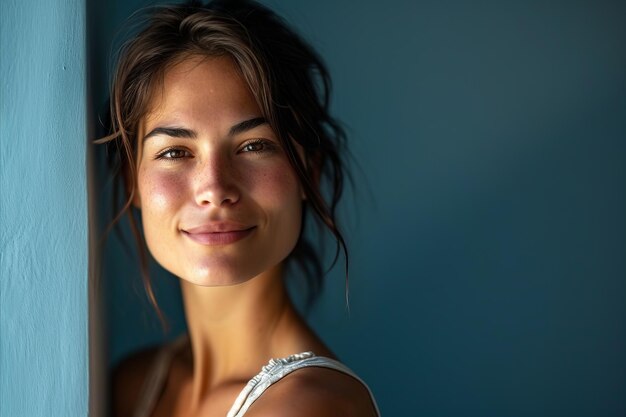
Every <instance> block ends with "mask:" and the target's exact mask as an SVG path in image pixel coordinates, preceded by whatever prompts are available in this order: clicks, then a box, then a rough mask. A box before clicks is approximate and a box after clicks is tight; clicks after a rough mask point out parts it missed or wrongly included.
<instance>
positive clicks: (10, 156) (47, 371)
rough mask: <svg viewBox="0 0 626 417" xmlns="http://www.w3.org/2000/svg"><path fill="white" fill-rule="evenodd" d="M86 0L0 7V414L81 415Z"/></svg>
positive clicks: (84, 380) (8, 0)
mask: <svg viewBox="0 0 626 417" xmlns="http://www.w3.org/2000/svg"><path fill="white" fill-rule="evenodd" d="M84 10H85V8H84V4H83V2H81V1H78V0H45V1H41V0H38V1H32V0H27V1H24V0H20V1H15V0H2V2H1V3H0V19H1V20H0V21H1V24H0V31H1V37H0V38H1V42H0V45H1V46H0V51H1V53H2V57H1V60H0V80H1V81H0V82H1V85H2V96H1V100H0V106H1V107H0V124H1V127H0V133H1V136H0V191H1V194H2V198H1V200H0V224H1V229H0V253H1V257H0V260H1V268H0V271H1V272H0V274H1V275H0V414H1V415H2V416H3V417H5V416H6V417H18V416H25V417H26V416H28V417H35V416H41V417H44V416H45V417H48V416H59V417H67V416H85V415H87V403H88V395H87V393H88V371H87V367H88V361H87V350H88V340H87V334H88V332H87V256H88V249H87V248H88V245H87V229H88V227H87V224H88V223H87V187H86V179H85V178H86V167H85V149H86V123H85V120H86V109H85V105H86V101H85V75H86V73H85V68H86V67H85V51H84V50H85V41H84V33H85V27H84V18H85V11H84Z"/></svg>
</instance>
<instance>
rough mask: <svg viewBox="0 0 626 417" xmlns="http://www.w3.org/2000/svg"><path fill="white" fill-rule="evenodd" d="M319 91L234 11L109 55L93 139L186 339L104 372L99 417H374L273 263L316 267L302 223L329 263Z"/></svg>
mask: <svg viewBox="0 0 626 417" xmlns="http://www.w3.org/2000/svg"><path fill="white" fill-rule="evenodd" d="M328 86H329V79H328V75H327V72H326V69H325V67H324V66H323V64H322V62H321V61H320V60H319V58H318V57H317V56H316V54H315V53H314V52H313V51H312V50H311V49H310V48H309V47H308V46H307V45H306V44H305V43H304V42H303V41H302V40H301V39H299V38H298V36H297V35H296V34H295V33H293V32H292V31H291V30H290V29H289V28H288V27H287V26H286V25H285V24H284V23H283V22H282V21H281V20H280V19H279V18H278V17H277V16H276V15H274V14H273V13H272V12H271V11H269V10H267V9H266V8H264V7H262V6H260V5H258V4H256V3H253V2H248V1H244V2H240V1H227V0H226V1H216V2H212V3H209V4H208V5H201V4H198V3H191V4H186V5H178V6H170V7H163V8H158V9H157V10H156V11H155V12H154V13H153V14H152V16H151V17H150V20H149V23H148V25H147V27H146V28H145V29H144V30H143V31H142V32H141V33H140V34H139V35H137V36H136V37H135V38H134V39H133V40H132V41H131V42H130V43H128V44H127V45H126V46H125V48H124V49H123V51H122V54H121V58H120V61H119V63H118V67H117V71H116V75H115V77H114V83H113V88H112V95H111V115H112V127H113V134H112V135H111V136H109V137H108V138H105V140H104V141H106V140H110V141H116V142H117V144H118V146H117V147H116V148H117V149H119V150H121V152H120V153H119V157H120V159H119V161H120V163H121V166H120V168H121V169H120V175H121V177H122V178H123V181H124V184H125V192H126V197H127V203H128V204H127V205H126V206H125V207H124V209H123V210H122V212H128V213H129V214H130V206H131V205H132V206H134V207H136V208H137V209H139V211H140V213H141V220H142V226H143V232H144V237H145V244H146V245H147V247H148V249H149V251H150V253H151V254H152V256H153V257H154V258H155V259H156V261H157V262H158V263H159V264H161V265H162V266H163V267H164V268H165V269H167V270H168V271H170V272H171V273H173V274H174V275H176V276H177V277H179V278H180V282H181V289H182V294H183V301H184V307H185V314H186V319H187V325H188V330H189V335H188V338H182V339H180V340H178V341H177V342H176V343H174V344H172V345H169V346H165V347H163V348H162V349H160V350H159V351H157V352H143V353H140V354H138V355H135V356H134V357H132V358H130V359H128V360H126V361H124V362H123V363H122V365H120V367H119V369H118V370H117V371H116V372H115V376H114V382H113V383H114V389H113V396H114V401H113V409H114V410H113V411H114V414H115V415H117V416H148V415H151V416H226V415H228V416H229V417H234V416H242V415H244V413H245V415H246V416H248V417H250V416H287V417H288V416H298V417H305V416H331V415H341V416H376V415H378V410H377V407H376V404H375V402H374V399H373V397H372V396H371V393H370V392H369V389H368V388H367V386H366V385H365V384H364V383H363V381H361V380H360V379H359V378H358V377H357V376H356V375H354V374H353V373H352V372H351V371H350V370H349V369H347V368H346V367H345V366H344V365H342V364H341V363H339V362H338V361H336V360H335V357H334V355H333V353H332V352H331V351H330V350H329V349H328V348H327V347H326V346H325V345H324V343H323V342H322V341H321V340H320V339H319V338H318V337H317V335H315V334H314V332H313V331H312V330H311V329H310V328H309V327H308V326H307V324H306V323H305V322H304V321H303V320H302V319H301V317H300V316H299V315H298V314H297V312H296V310H295V309H294V307H293V305H292V303H291V301H290V300H289V297H288V295H287V292H286V290H285V284H284V281H283V277H284V275H285V274H284V270H285V265H286V263H287V262H292V261H296V262H299V263H301V264H302V265H303V266H304V269H305V270H306V266H307V265H312V266H313V268H312V269H309V271H311V270H312V271H317V270H318V269H319V261H317V260H316V258H315V256H314V253H313V252H311V250H310V246H309V245H308V244H307V242H306V240H305V239H304V236H303V229H304V227H303V226H304V219H305V218H306V217H305V212H306V211H307V210H310V211H311V212H312V213H313V215H314V216H315V218H317V219H318V220H319V221H320V222H321V224H323V225H324V226H325V227H327V228H328V229H329V230H330V231H331V232H332V233H333V235H334V236H335V237H336V239H337V242H338V245H341V246H342V247H343V248H344V252H345V244H344V242H343V238H342V236H341V234H340V233H339V231H338V228H337V226H336V222H335V207H336V204H337V201H338V199H339V197H340V195H341V190H342V179H343V171H342V164H341V158H340V153H339V151H340V146H341V144H342V139H343V132H342V131H341V129H340V128H339V127H338V125H337V124H336V122H335V121H334V120H333V119H332V117H331V116H330V115H329V114H328ZM325 178H326V179H328V180H329V187H330V191H331V193H330V194H331V196H330V199H328V200H329V201H326V199H325V198H324V196H323V195H322V192H321V184H322V183H323V180H324V179H325ZM129 217H130V219H131V222H132V215H131V216H129ZM133 228H135V226H133ZM135 232H136V233H135V235H136V236H139V233H138V232H137V229H136V228H135ZM142 245H143V242H140V244H139V246H140V252H141V247H142ZM345 253H346V255H347V252H345ZM311 260H312V261H313V262H312V263H311V262H309V263H308V264H307V261H311ZM346 270H347V268H346ZM318 277H319V275H318ZM146 284H147V290H148V294H149V296H150V298H151V300H152V301H153V303H154V304H155V305H156V303H155V301H154V297H153V295H152V291H151V288H150V286H149V281H146ZM312 352H315V353H314V354H313V353H312ZM271 358H274V359H273V360H271V361H270V359H271ZM268 361H269V363H268ZM264 365H265V366H264Z"/></svg>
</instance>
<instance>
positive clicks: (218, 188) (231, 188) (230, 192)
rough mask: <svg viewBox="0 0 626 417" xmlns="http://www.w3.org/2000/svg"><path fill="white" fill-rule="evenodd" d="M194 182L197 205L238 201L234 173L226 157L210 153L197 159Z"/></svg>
mask: <svg viewBox="0 0 626 417" xmlns="http://www.w3.org/2000/svg"><path fill="white" fill-rule="evenodd" d="M195 183H196V184H195V200H196V203H197V204H198V205H199V206H208V205H213V206H216V207H219V206H223V205H228V204H230V205H232V204H235V203H237V201H239V198H240V190H239V187H238V186H237V184H236V173H235V172H234V169H233V167H232V164H231V161H230V160H229V158H228V157H225V156H222V155H212V156H211V157H209V158H207V159H206V160H204V161H199V165H198V168H197V172H196V181H195Z"/></svg>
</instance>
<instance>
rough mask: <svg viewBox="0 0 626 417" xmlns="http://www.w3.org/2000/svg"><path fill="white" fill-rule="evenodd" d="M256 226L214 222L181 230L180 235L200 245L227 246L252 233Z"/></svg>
mask: <svg viewBox="0 0 626 417" xmlns="http://www.w3.org/2000/svg"><path fill="white" fill-rule="evenodd" d="M255 228H256V226H248V225H245V224H242V223H236V222H215V223H208V224H203V225H200V226H195V227H192V228H187V229H182V230H181V231H182V233H183V234H184V235H185V236H187V237H188V238H189V239H191V240H193V241H194V242H197V243H200V244H202V245H209V246H212V245H227V244H229V243H233V242H236V241H238V240H241V239H243V238H245V237H247V236H248V235H250V234H251V233H252V231H253V230H254V229H255Z"/></svg>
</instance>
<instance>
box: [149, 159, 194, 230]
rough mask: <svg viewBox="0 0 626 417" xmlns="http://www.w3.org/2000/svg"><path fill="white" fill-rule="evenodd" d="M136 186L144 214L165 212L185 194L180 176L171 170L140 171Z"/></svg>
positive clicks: (176, 204) (176, 205) (183, 182)
mask: <svg viewBox="0 0 626 417" xmlns="http://www.w3.org/2000/svg"><path fill="white" fill-rule="evenodd" d="M138 188H139V198H140V202H141V210H142V212H144V216H145V215H159V214H167V213H168V212H169V211H170V210H171V209H172V208H175V207H178V206H179V205H180V204H181V202H182V200H183V198H184V195H185V181H184V180H183V178H182V176H181V175H176V174H174V173H171V172H160V171H152V172H148V171H143V172H142V171H140V172H139V179H138ZM144 226H145V225H144Z"/></svg>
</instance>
